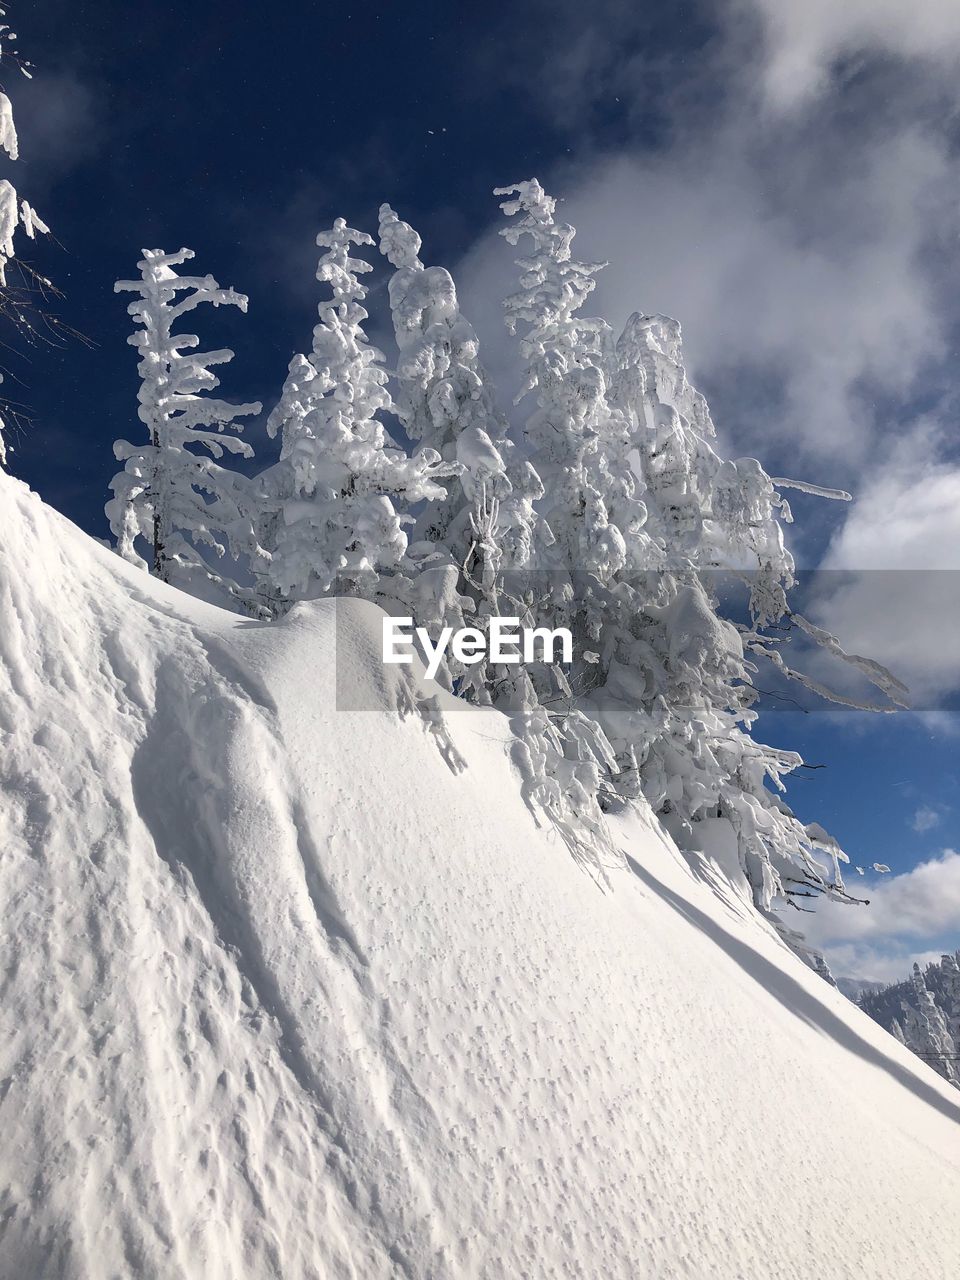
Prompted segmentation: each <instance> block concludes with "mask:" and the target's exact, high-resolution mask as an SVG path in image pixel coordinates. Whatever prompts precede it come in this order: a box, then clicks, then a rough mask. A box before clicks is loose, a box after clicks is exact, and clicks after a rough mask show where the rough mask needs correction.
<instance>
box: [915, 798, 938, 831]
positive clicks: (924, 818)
mask: <svg viewBox="0 0 960 1280" xmlns="http://www.w3.org/2000/svg"><path fill="white" fill-rule="evenodd" d="M939 823H940V814H939V813H938V812H937V810H936V809H931V808H930V806H929V805H928V804H922V805H921V806H920V807H919V809H917V811H916V813H915V814H914V815H913V821H912V822H911V824H910V825H911V826H912V827H913V829H914V831H920V832H923V831H932V830H933V828H934V827H936V826H938V825H939Z"/></svg>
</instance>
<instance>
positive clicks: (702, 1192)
mask: <svg viewBox="0 0 960 1280" xmlns="http://www.w3.org/2000/svg"><path fill="white" fill-rule="evenodd" d="M335 612H336V611H335V608H334V606H332V605H329V604H322V605H316V606H310V607H301V608H299V609H298V610H296V611H295V612H294V613H293V614H292V615H291V616H290V618H289V619H288V620H286V621H285V622H284V623H282V624H279V625H275V626H265V625H261V624H257V623H252V622H245V621H243V620H241V619H238V618H236V617H234V616H232V615H228V614H225V613H221V612H219V611H217V610H215V609H213V608H212V607H209V606H206V605H203V604H200V603H198V602H196V601H193V600H190V599H188V598H185V597H183V596H181V595H179V594H178V593H177V592H175V591H174V590H172V589H170V588H167V587H164V586H162V585H160V584H157V583H156V582H154V581H152V580H150V579H148V578H147V577H146V576H145V575H143V574H141V573H139V572H137V571H135V570H133V569H130V568H128V567H126V566H125V565H124V564H122V563H121V562H120V561H119V560H118V559H117V558H116V557H115V556H113V555H112V554H111V553H110V552H108V551H106V550H104V549H103V548H101V547H100V546H98V545H97V544H95V543H93V542H92V541H90V540H89V539H87V538H86V537H85V536H84V535H82V534H81V533H79V532H78V531H77V530H76V529H74V528H73V527H72V526H71V525H69V524H68V523H67V522H66V521H64V520H63V519H62V518H60V517H58V516H57V515H55V514H54V513H52V512H51V511H50V510H49V509H47V508H45V507H44V506H42V505H41V503H40V502H39V501H38V500H37V499H36V498H35V497H34V496H32V495H31V494H29V493H28V492H27V490H26V489H25V488H24V487H23V486H21V485H19V484H17V483H16V482H14V481H13V480H11V479H9V478H8V477H6V476H3V475H0V788H2V790H0V905H2V926H3V943H2V955H0V986H2V992H0V1276H2V1278H3V1280H27V1278H33V1277H66V1278H69V1280H73V1278H77V1280H79V1278H80V1277H84V1278H94V1280H99V1278H101V1277H103V1278H104V1280H106V1278H107V1277H111V1278H112V1277H128V1276H145V1277H156V1278H157V1280H175V1278H177V1277H190V1278H191V1280H193V1278H196V1280H201V1278H202V1280H218V1278H221V1277H222V1278H226V1277H230V1278H231V1280H232V1278H239V1277H243V1278H244V1280H247V1278H250V1280H262V1278H264V1277H273V1276H277V1277H283V1278H284V1280H298V1278H300V1277H307V1276H312V1277H340V1276H354V1277H364V1278H366V1277H380V1276H407V1277H414V1278H416V1280H422V1278H425V1277H478V1278H479V1277H484V1278H487V1277H489V1278H490V1280H493V1278H497V1280H499V1278H501V1277H511V1278H512V1277H521V1276H523V1277H535V1278H538V1277H547V1276H558V1277H560V1276H562V1277H575V1276H584V1277H592V1278H596V1277H604V1278H606V1277H630V1278H631V1280H636V1278H637V1277H657V1278H658V1280H659V1278H663V1277H681V1276H682V1277H697V1278H699V1277H705V1276H710V1277H721V1278H724V1280H725V1278H728V1277H729V1278H730V1280H733V1278H734V1277H743V1278H748V1277H749V1278H753V1277H757V1278H761V1277H762V1278H764V1280H766V1278H767V1277H770V1276H773V1275H776V1276H781V1277H802V1278H803V1280H823V1278H825V1277H826V1278H832V1277H847V1276H849V1277H857V1278H858V1280H860V1278H861V1277H881V1276H882V1277H887V1276H889V1277H896V1278H897V1280H906V1278H908V1277H914V1276H917V1277H919V1276H921V1275H922V1276H924V1277H927V1278H933V1277H946V1276H951V1275H955V1274H957V1272H958V1268H960V1214H958V1212H957V1206H958V1204H960V1125H958V1121H960V1099H958V1097H957V1095H956V1091H955V1090H951V1089H950V1088H949V1087H948V1086H947V1085H945V1084H944V1083H943V1082H942V1081H940V1080H939V1079H938V1077H937V1076H935V1075H934V1074H933V1073H932V1072H930V1071H929V1070H927V1069H926V1068H925V1067H923V1066H922V1065H921V1064H920V1063H918V1062H917V1060H916V1059H915V1058H913V1057H912V1055H911V1054H910V1053H909V1052H908V1051H907V1050H905V1049H903V1048H902V1047H901V1046H900V1045H898V1044H897V1043H896V1042H895V1041H894V1040H893V1039H892V1038H891V1037H889V1036H887V1035H886V1034H885V1033H884V1032H883V1031H881V1030H880V1028H879V1027H877V1026H876V1025H875V1024H874V1023H872V1022H871V1021H870V1020H869V1019H868V1018H867V1017H866V1016H865V1015H864V1014H862V1013H861V1012H860V1011H859V1010H857V1009H856V1008H854V1007H853V1006H852V1005H851V1004H849V1003H848V1002H847V1001H846V1000H845V999H844V998H843V997H842V996H840V995H839V994H838V993H837V992H835V991H833V990H831V989H830V988H829V987H828V986H827V985H826V984H825V983H823V982H822V981H820V979H818V978H817V977H816V976H815V975H814V974H813V973H811V972H810V971H808V970H807V969H805V968H804V967H803V966H802V965H801V963H800V962H799V961H798V960H796V959H795V958H794V957H793V956H792V955H790V954H789V953H788V952H787V951H786V950H785V948H784V947H783V946H782V944H781V943H780V942H779V941H778V940H777V939H776V938H774V937H773V935H772V934H770V933H769V932H767V931H766V929H765V927H764V926H763V925H762V924H761V923H759V922H758V921H757V920H756V919H755V918H754V917H752V916H751V915H750V914H749V913H747V912H746V911H745V910H744V909H743V908H742V906H741V904H740V901H739V898H738V897H737V895H736V893H735V892H728V893H726V901H725V900H724V896H723V894H722V893H719V892H718V891H717V887H719V888H720V889H722V888H723V885H724V883H725V882H724V881H723V880H722V879H720V878H718V871H717V868H716V867H715V866H714V864H713V863H711V862H710V861H709V860H708V859H706V858H705V859H704V860H703V863H702V865H701V866H700V867H699V873H695V871H693V870H691V869H690V868H688V866H687V865H686V864H685V863H684V862H683V861H682V860H681V858H680V857H679V855H678V854H677V853H676V851H675V850H674V849H673V847H672V846H671V845H670V844H669V842H668V841H667V840H666V839H665V837H664V836H663V835H662V834H661V833H660V832H659V831H658V830H656V829H654V827H653V826H652V824H649V823H645V822H644V821H643V820H642V818H634V819H632V820H631V821H630V822H629V823H626V822H625V823H622V824H621V826H620V827H619V828H618V830H617V838H618V840H619V841H620V843H621V844H622V845H623V846H624V848H626V849H627V851H628V852H629V854H630V857H631V863H630V866H629V868H628V869H626V870H619V871H613V872H611V874H610V887H609V889H608V890H607V891H603V890H602V889H601V888H600V887H598V886H597V885H596V884H595V883H594V881H593V880H592V879H590V877H589V876H587V875H586V874H585V873H584V872H583V871H581V870H580V869H578V867H577V866H576V865H575V863H574V862H573V860H572V859H571V858H570V856H569V854H568V853H567V852H566V851H565V849H564V847H563V846H562V844H561V843H560V842H559V841H558V840H557V839H556V838H554V837H553V836H552V835H551V833H550V832H549V831H547V830H545V829H541V828H539V827H538V826H537V825H536V823H535V821H534V819H533V817H532V815H531V814H530V812H529V811H528V810H527V808H526V807H525V805H524V803H523V801H522V798H521V793H520V787H519V784H518V779H517V777H516V775H515V774H514V772H513V767H512V765H511V763H510V758H509V735H508V730H507V727H506V724H505V722H504V721H503V719H502V718H501V717H499V716H498V715H497V714H495V713H492V712H491V713H488V712H482V711H476V710H470V709H466V708H462V709H459V710H454V711H452V712H450V713H449V714H448V715H447V716H446V724H447V728H448V730H449V733H450V735H451V738H452V743H453V748H455V749H451V746H450V745H449V744H445V743H444V741H443V740H442V737H438V735H437V734H436V733H435V732H432V731H431V729H430V726H429V723H428V722H427V721H426V720H425V719H424V718H423V716H422V715H421V714H418V711H417V708H416V706H415V705H414V703H413V701H412V700H411V697H410V694H409V690H408V687H407V685H406V683H405V682H404V680H403V679H402V672H400V669H398V668H392V669H391V671H390V673H389V674H385V673H384V669H383V667H382V666H381V664H380V661H379V657H378V646H379V615H378V614H377V612H376V611H375V610H374V609H372V607H370V606H363V605H358V604H350V605H345V606H341V607H340V617H339V624H337V625H335ZM337 640H339V662H338V670H339V675H340V679H341V681H342V682H343V684H342V688H345V689H348V690H349V691H351V692H352V694H353V695H354V696H355V697H357V698H359V699H360V700H362V701H364V702H365V704H366V705H369V707H370V708H371V709H369V710H360V711H347V710H339V711H338V710H337V709H336V698H335V692H334V663H333V651H334V644H335V641H337ZM457 753H459V754H460V755H462V757H463V759H464V761H465V763H466V768H464V769H462V770H460V769H459V768H458V763H457Z"/></svg>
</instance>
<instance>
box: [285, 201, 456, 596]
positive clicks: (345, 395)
mask: <svg viewBox="0 0 960 1280" xmlns="http://www.w3.org/2000/svg"><path fill="white" fill-rule="evenodd" d="M317 244H318V245H319V246H320V247H321V248H323V249H325V250H326V252H325V253H324V254H323V256H322V257H321V258H320V262H319V265H318V267H317V279H318V280H319V281H320V282H321V283H323V284H326V285H329V287H330V295H331V296H330V297H329V299H327V300H325V301H323V302H321V303H320V306H319V313H320V323H319V324H318V325H317V326H316V327H315V328H314V331H313V348H312V351H311V353H310V355H309V356H306V355H297V356H294V358H293V360H292V361H291V362H290V368H289V372H288V375H287V379H286V382H285V383H284V388H283V393H282V395H281V397H280V401H279V403H278V404H277V406H276V407H275V409H274V410H273V412H272V413H271V414H270V417H269V420H268V422H267V430H268V432H269V433H270V435H271V436H276V435H277V434H280V436H281V456H280V462H279V463H278V464H277V465H276V466H275V467H273V468H271V469H270V471H269V473H268V474H266V475H265V476H264V477H263V478H262V495H263V496H262V508H263V517H262V528H263V530H264V537H265V540H266V543H267V545H268V548H269V551H270V554H271V557H272V559H271V562H270V566H269V570H268V573H267V581H268V589H269V591H270V592H272V594H273V597H274V599H273V607H274V609H275V610H277V609H279V610H282V609H283V608H284V607H285V606H286V605H287V604H288V603H289V602H292V601H295V600H303V599H310V598H313V597H317V596H323V595H327V594H328V593H331V592H335V593H339V594H351V595H365V596H372V595H373V594H374V593H375V591H376V588H377V585H378V583H379V581H380V576H381V574H382V573H384V572H387V573H389V572H390V571H392V570H394V569H396V567H397V566H398V565H399V564H400V562H401V560H402V559H403V556H404V553H405V551H406V548H407V537H406V534H405V533H404V531H403V525H404V523H405V522H409V517H405V516H403V515H401V514H400V513H399V512H398V510H397V507H396V505H395V502H396V501H397V500H399V501H402V502H406V503H416V502H421V501H423V500H441V499H443V498H444V497H445V496H446V490H445V488H444V487H443V483H442V482H443V479H444V478H445V477H446V476H447V475H449V474H450V473H451V468H450V467H449V466H446V465H445V464H444V463H443V460H442V459H441V457H440V454H439V453H438V452H437V451H436V450H435V449H432V448H429V447H425V448H422V449H420V450H419V451H418V452H417V453H416V454H414V456H413V457H409V456H408V455H407V454H406V453H404V452H403V451H402V450H401V449H399V448H397V447H396V446H394V445H393V444H392V443H391V442H390V440H389V437H388V435H387V433H386V430H385V428H384V425H383V422H382V420H381V418H380V417H379V416H378V415H381V414H384V413H388V412H391V411H392V409H393V402H392V400H391V397H390V393H389V391H388V389H387V385H386V384H387V375H386V373H385V371H384V369H383V356H382V355H381V353H380V352H379V351H378V350H377V349H376V348H375V347H373V346H371V345H370V343H369V342H368V341H367V337H366V334H365V333H364V330H363V322H364V321H365V320H366V319H367V312H366V310H365V309H364V307H363V300H364V299H365V297H366V295H367V290H366V288H365V287H364V285H362V284H361V283H360V280H359V276H360V275H361V274H364V273H366V272H368V271H371V270H372V267H371V266H370V264H369V263H368V262H366V261H364V260H363V259H362V258H359V257H354V256H352V255H351V247H352V246H353V245H358V246H364V245H372V244H373V240H372V239H371V237H370V236H368V235H366V234H365V233H364V232H362V231H356V230H354V228H352V227H348V226H347V224H346V222H345V221H344V219H343V218H338V219H337V220H336V222H335V223H334V224H333V227H332V228H331V230H330V231H326V232H322V233H321V234H320V235H318V236H317Z"/></svg>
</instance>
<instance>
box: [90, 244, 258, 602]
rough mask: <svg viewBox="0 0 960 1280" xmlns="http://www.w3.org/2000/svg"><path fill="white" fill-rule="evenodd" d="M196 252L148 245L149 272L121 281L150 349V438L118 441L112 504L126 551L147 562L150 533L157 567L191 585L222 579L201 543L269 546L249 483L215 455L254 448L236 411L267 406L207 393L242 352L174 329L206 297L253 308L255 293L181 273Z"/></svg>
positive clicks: (146, 403) (217, 548)
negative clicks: (260, 533) (261, 541)
mask: <svg viewBox="0 0 960 1280" xmlns="http://www.w3.org/2000/svg"><path fill="white" fill-rule="evenodd" d="M193 256H194V254H193V252H192V250H190V249H181V250H179V252H177V253H164V251H163V250H162V249H144V251H143V258H142V260H141V261H140V262H139V263H138V266H139V268H140V278H139V279H138V280H120V281H118V282H117V284H116V285H115V289H116V291H117V292H118V293H120V292H123V293H135V294H137V295H138V296H137V297H136V298H135V299H134V301H133V302H131V303H130V305H129V307H128V310H129V312H130V314H131V315H132V316H133V318H134V320H135V321H136V323H137V326H138V328H137V329H136V331H135V332H134V333H133V334H132V335H131V336H130V337H129V338H128V339H127V341H128V342H129V343H130V344H131V346H133V347H135V348H136V349H137V351H138V352H139V355H140V363H139V365H138V370H139V373H140V378H141V384H140V392H139V396H138V399H139V401H140V409H139V417H140V421H141V422H142V423H143V425H144V426H145V427H146V429H147V441H146V443H144V444H139V445H134V444H130V443H128V442H127V441H125V440H120V441H118V442H117V443H116V445H115V446H114V452H115V454H116V456H117V458H118V459H120V460H121V461H122V462H123V463H124V467H123V470H122V471H121V472H119V474H118V475H116V476H115V477H114V479H113V482H112V484H111V488H112V489H113V492H114V497H113V498H112V499H111V500H110V501H109V502H108V503H107V506H106V512H107V516H108V518H109V520H110V527H111V530H112V531H113V534H114V536H115V537H116V539H117V543H118V549H119V551H120V553H121V555H123V557H124V558H125V559H127V560H130V561H131V562H132V563H134V564H138V565H141V566H143V567H146V561H145V560H144V558H143V556H142V555H141V554H140V552H139V550H138V543H139V541H140V540H141V539H142V540H143V542H144V543H145V544H146V547H147V551H148V555H149V557H150V567H151V569H152V571H153V573H154V574H156V576H157V577H158V578H161V579H163V581H165V582H169V581H171V580H177V581H180V582H181V583H188V582H189V581H190V580H191V579H193V578H195V577H196V576H197V575H199V576H200V577H209V576H212V577H216V575H215V574H213V573H212V571H211V570H210V569H209V566H208V565H207V563H206V561H205V560H204V559H202V558H201V556H200V555H199V554H198V551H197V545H198V544H200V545H205V546H207V547H210V548H211V549H212V550H213V551H214V552H215V554H216V555H217V556H218V557H219V556H223V555H224V554H225V552H226V551H227V550H228V549H230V550H231V551H232V552H233V554H234V555H237V556H240V555H244V554H246V555H252V556H254V557H256V556H258V555H259V554H260V550H259V545H258V543H257V540H256V537H255V534H254V529H253V523H252V520H251V517H250V514H249V510H248V507H249V504H248V501H247V499H246V496H245V490H246V484H245V481H244V480H243V477H241V476H240V475H238V474H237V473H236V472H233V471H229V470H227V469H226V468H224V467H222V466H220V465H219V464H218V463H217V462H216V461H214V459H219V458H221V457H222V456H223V454H224V453H233V454H239V455H240V456H242V457H245V458H249V457H251V456H252V453H253V450H252V449H251V448H250V446H249V445H248V444H245V443H244V442H243V441H241V440H238V439H237V438H236V436H234V435H230V434H227V432H228V430H230V431H238V430H240V429H241V428H240V427H239V425H238V424H237V422H236V419H237V418H240V417H245V416H247V415H249V414H256V413H259V412H260V408H261V406H260V405H259V404H233V403H231V402H229V401H226V400H221V399H219V398H218V397H216V396H212V395H209V394H207V393H209V392H211V391H213V390H214V389H215V388H216V387H218V386H219V385H220V383H219V379H218V378H217V377H216V375H215V374H214V373H213V372H212V367H213V366H216V365H222V364H226V363H227V362H228V361H230V360H232V359H233V352H232V351H228V350H218V351H198V350H195V348H197V347H198V346H199V342H200V339H199V338H198V337H197V336H196V335H195V334H190V333H174V332H173V330H174V326H175V325H176V323H177V321H178V320H180V318H181V317H182V316H184V315H186V314H187V313H188V312H191V311H193V310H194V309H195V308H196V307H198V306H200V305H201V304H202V303H210V304H212V305H213V306H214V307H219V306H234V307H239V308H240V310H241V311H246V309H247V299H246V298H245V297H244V296H243V294H240V293H237V292H236V291H235V290H233V289H222V288H221V287H220V286H219V285H218V284H217V282H216V280H214V278H213V276H209V275H208V276H180V275H178V274H177V272H176V271H175V269H174V268H176V267H178V266H181V265H182V264H183V263H184V262H187V261H189V260H190V259H191V258H193ZM181 295H183V296H181ZM197 450H201V451H202V452H197ZM207 454H209V455H212V458H211V457H208V456H205V455H207Z"/></svg>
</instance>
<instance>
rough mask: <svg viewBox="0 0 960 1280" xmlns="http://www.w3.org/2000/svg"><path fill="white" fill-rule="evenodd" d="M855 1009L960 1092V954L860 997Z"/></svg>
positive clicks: (914, 970)
mask: <svg viewBox="0 0 960 1280" xmlns="http://www.w3.org/2000/svg"><path fill="white" fill-rule="evenodd" d="M857 1004H858V1005H859V1006H860V1008H861V1009H863V1011H864V1013H867V1014H869V1016H870V1017H871V1018H873V1020H874V1021H875V1022H878V1023H879V1024H880V1026H881V1027H885V1028H886V1029H887V1030H888V1031H889V1032H890V1033H891V1035H893V1036H895V1037H896V1038H897V1039H898V1040H899V1041H900V1043H901V1044H903V1045H905V1046H906V1047H907V1048H908V1049H910V1050H911V1051H912V1052H913V1053H916V1054H917V1055H918V1056H919V1057H921V1058H922V1059H923V1061H924V1062H926V1063H927V1065H928V1066H930V1067H932V1068H933V1070H934V1071H936V1072H938V1073H939V1074H940V1075H941V1076H943V1078H944V1079H945V1080H949V1081H950V1083H951V1084H954V1085H956V1086H957V1087H958V1088H960V951H957V952H955V953H954V954H952V955H950V954H947V955H944V956H942V957H941V958H940V961H939V962H938V963H933V964H928V965H927V967H926V969H925V970H923V971H921V969H920V966H919V965H917V964H915V965H914V966H913V973H912V974H911V975H910V977H909V978H907V979H906V980H905V981H903V982H895V983H893V984H892V985H891V986H886V987H873V988H870V989H869V990H865V991H861V992H860V994H859V995H858V996H857Z"/></svg>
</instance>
